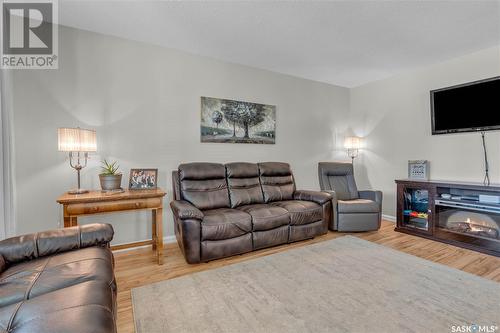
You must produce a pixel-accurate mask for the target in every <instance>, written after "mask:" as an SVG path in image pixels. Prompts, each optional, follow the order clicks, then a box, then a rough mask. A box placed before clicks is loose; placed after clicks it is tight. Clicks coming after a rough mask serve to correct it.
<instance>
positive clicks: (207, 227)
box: [201, 208, 252, 241]
mask: <svg viewBox="0 0 500 333" xmlns="http://www.w3.org/2000/svg"><path fill="white" fill-rule="evenodd" d="M203 215H204V217H203V221H202V222H201V240H202V241H204V240H221V239H228V238H234V237H238V236H241V235H244V234H246V233H249V232H251V231H252V217H251V216H250V214H247V213H245V212H243V211H241V210H238V209H232V208H218V209H210V210H205V211H203Z"/></svg>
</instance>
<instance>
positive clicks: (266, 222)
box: [238, 204, 290, 231]
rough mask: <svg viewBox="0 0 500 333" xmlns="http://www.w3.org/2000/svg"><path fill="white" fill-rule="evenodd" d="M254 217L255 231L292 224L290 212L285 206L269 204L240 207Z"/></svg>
mask: <svg viewBox="0 0 500 333" xmlns="http://www.w3.org/2000/svg"><path fill="white" fill-rule="evenodd" d="M238 209H239V210H242V211H244V212H246V213H248V214H250V216H251V217H252V227H253V229H252V230H253V231H262V230H270V229H274V228H277V227H280V226H282V225H288V224H290V214H289V213H288V211H287V210H286V209H284V208H281V207H278V206H276V205H269V204H256V205H246V206H241V207H238Z"/></svg>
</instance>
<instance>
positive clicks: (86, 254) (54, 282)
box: [0, 246, 115, 307]
mask: <svg viewBox="0 0 500 333" xmlns="http://www.w3.org/2000/svg"><path fill="white" fill-rule="evenodd" d="M93 280H99V281H102V282H104V283H106V284H108V285H109V286H110V287H112V288H114V287H115V279H114V274H113V255H112V253H111V251H110V250H109V249H107V248H103V247H97V246H96V247H88V248H84V249H80V250H76V251H70V252H63V253H60V254H57V255H54V256H49V257H42V258H38V259H34V260H30V261H25V262H22V263H19V264H15V265H13V266H11V267H9V268H8V269H7V270H5V271H4V272H2V274H1V275H0V307H3V306H7V305H10V304H14V303H17V302H20V301H22V300H24V299H31V298H34V297H37V296H40V295H43V294H46V293H49V292H52V291H54V290H58V289H63V288H67V287H69V286H72V285H76V284H79V283H82V282H85V281H93Z"/></svg>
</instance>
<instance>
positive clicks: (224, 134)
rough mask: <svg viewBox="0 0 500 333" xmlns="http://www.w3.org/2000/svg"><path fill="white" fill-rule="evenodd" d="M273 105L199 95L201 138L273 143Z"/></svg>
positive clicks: (214, 140) (274, 108)
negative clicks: (200, 96)
mask: <svg viewBox="0 0 500 333" xmlns="http://www.w3.org/2000/svg"><path fill="white" fill-rule="evenodd" d="M275 137H276V106H275V105H266V104H258V103H251V102H242V101H234V100H230V99H220V98H212V97H202V98H201V142H221V143H259V144H274V143H275Z"/></svg>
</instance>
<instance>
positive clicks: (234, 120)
mask: <svg viewBox="0 0 500 333" xmlns="http://www.w3.org/2000/svg"><path fill="white" fill-rule="evenodd" d="M221 109H222V112H223V113H224V118H226V120H227V122H228V123H230V124H231V125H232V126H233V138H234V137H236V125H237V124H238V117H239V114H238V102H237V101H231V100H225V101H224V103H222V108H221Z"/></svg>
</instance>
